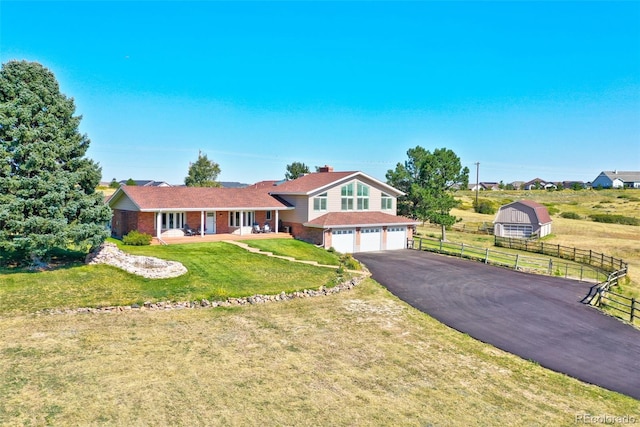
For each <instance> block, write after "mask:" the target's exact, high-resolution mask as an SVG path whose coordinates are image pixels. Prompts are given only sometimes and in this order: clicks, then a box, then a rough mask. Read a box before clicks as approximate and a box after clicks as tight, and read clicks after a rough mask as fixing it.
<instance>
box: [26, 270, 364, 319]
mask: <svg viewBox="0 0 640 427" xmlns="http://www.w3.org/2000/svg"><path fill="white" fill-rule="evenodd" d="M367 277H369V276H368V274H362V275H360V276H358V277H354V278H352V279H350V280H346V281H344V282H342V283H340V284H338V285H336V286H334V287H332V288H326V287H324V286H321V287H320V288H319V289H318V290H311V289H304V290H302V291H295V292H290V293H285V292H280V293H279V294H275V295H260V294H257V295H252V296H249V297H241V298H227V299H226V300H224V301H209V300H206V299H202V300H200V301H180V302H171V301H164V302H149V301H147V302H145V303H144V304H142V305H140V304H131V305H124V306H122V305H119V306H108V307H95V308H94V307H80V308H75V309H71V308H67V309H51V310H49V309H45V310H39V311H36V312H35V314H36V315H43V314H49V315H55V314H79V313H91V314H100V313H123V312H132V311H168V310H184V309H199V308H216V307H236V306H243V305H255V304H266V303H272V302H283V301H291V300H294V299H299V298H313V297H321V296H328V295H334V294H337V293H340V292H343V291H349V290H351V289H353V288H354V287H356V286H358V285H359V284H360V283H361V282H362V281H363V280H364V279H366V278H367Z"/></svg>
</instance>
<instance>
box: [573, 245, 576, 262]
mask: <svg viewBox="0 0 640 427" xmlns="http://www.w3.org/2000/svg"><path fill="white" fill-rule="evenodd" d="M573 260H574V261H575V260H576V248H575V246H574V247H573Z"/></svg>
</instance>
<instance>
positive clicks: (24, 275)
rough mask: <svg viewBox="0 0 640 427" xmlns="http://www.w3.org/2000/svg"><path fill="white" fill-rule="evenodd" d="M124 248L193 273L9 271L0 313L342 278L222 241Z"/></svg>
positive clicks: (297, 286)
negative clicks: (148, 275) (171, 275)
mask: <svg viewBox="0 0 640 427" xmlns="http://www.w3.org/2000/svg"><path fill="white" fill-rule="evenodd" d="M121 248H123V249H124V250H125V251H127V252H130V253H132V254H137V255H148V256H155V257H158V258H162V259H167V260H174V261H179V262H181V263H182V264H184V266H185V267H186V268H187V270H188V273H186V274H185V275H183V276H180V277H176V278H173V279H160V280H158V279H156V280H153V279H145V278H142V277H139V276H135V275H132V274H129V273H126V272H124V271H122V270H120V269H117V268H115V267H110V266H103V265H91V266H87V265H82V264H76V265H72V266H69V267H66V268H61V269H57V270H53V271H44V272H38V273H34V272H26V271H24V270H15V271H11V270H6V269H5V270H2V271H1V272H0V283H2V286H0V313H31V312H35V311H38V310H43V309H54V308H74V307H96V306H108V305H125V304H132V303H143V302H145V301H167V300H170V301H193V300H200V299H202V298H205V299H209V300H221V299H226V298H228V297H240V296H248V295H254V294H276V293H279V292H282V291H284V292H292V291H295V290H301V289H315V288H318V287H320V286H322V285H331V284H332V283H335V280H336V277H337V274H336V271H335V270H332V269H327V268H321V267H314V266H309V265H305V264H297V263H292V262H289V261H285V260H280V259H276V258H270V257H266V256H264V255H259V254H252V253H250V252H248V251H246V250H244V249H241V248H239V247H237V246H234V245H231V244H228V243H223V242H217V243H195V244H186V245H170V246H142V247H131V246H121Z"/></svg>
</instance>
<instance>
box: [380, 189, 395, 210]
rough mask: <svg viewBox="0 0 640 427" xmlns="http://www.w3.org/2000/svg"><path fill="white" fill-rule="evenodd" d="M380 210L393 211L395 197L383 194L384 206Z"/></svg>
mask: <svg viewBox="0 0 640 427" xmlns="http://www.w3.org/2000/svg"><path fill="white" fill-rule="evenodd" d="M380 208H382V210H383V211H385V210H391V209H393V197H391V196H389V195H388V194H385V193H382V204H381V206H380Z"/></svg>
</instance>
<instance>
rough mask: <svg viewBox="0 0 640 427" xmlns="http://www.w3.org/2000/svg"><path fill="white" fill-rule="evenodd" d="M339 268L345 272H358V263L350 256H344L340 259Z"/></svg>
mask: <svg viewBox="0 0 640 427" xmlns="http://www.w3.org/2000/svg"><path fill="white" fill-rule="evenodd" d="M340 266H341V267H342V266H344V268H345V269H347V270H360V263H359V262H358V261H356V260H355V259H354V258H353V256H351V254H344V255H342V256H341V257H340Z"/></svg>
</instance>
